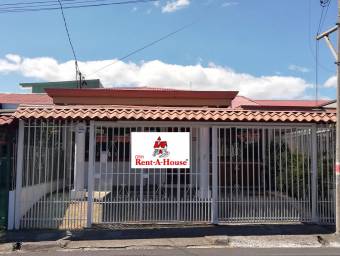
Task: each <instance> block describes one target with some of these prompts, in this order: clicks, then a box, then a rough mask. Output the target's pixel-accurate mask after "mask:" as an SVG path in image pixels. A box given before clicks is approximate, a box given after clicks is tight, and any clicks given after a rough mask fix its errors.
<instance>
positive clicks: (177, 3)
mask: <svg viewBox="0 0 340 256" xmlns="http://www.w3.org/2000/svg"><path fill="white" fill-rule="evenodd" d="M189 5H190V0H172V1H167V2H166V4H165V5H164V6H163V7H162V12H175V11H177V10H180V9H182V8H184V7H187V6H189Z"/></svg>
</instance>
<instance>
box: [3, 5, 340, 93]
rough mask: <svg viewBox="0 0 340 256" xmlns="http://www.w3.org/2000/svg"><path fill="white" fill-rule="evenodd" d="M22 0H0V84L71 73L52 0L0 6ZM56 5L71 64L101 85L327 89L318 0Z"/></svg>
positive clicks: (332, 12)
mask: <svg viewBox="0 0 340 256" xmlns="http://www.w3.org/2000/svg"><path fill="white" fill-rule="evenodd" d="M32 1H33V0H12V1H10V0H0V27H1V34H0V92H21V93H24V92H28V91H27V89H22V88H21V87H20V86H19V83H23V82H43V81H63V80H73V79H74V77H75V75H74V74H75V71H74V61H73V55H72V51H71V48H70V45H69V42H68V39H67V35H66V32H65V27H64V23H63V19H62V15H61V11H60V10H52V11H40V12H17V13H4V12H1V8H4V6H3V5H2V4H6V3H16V2H32ZM64 1H65V0H64ZM101 1H107V2H114V1H115V0H101ZM117 1H118V0H117ZM64 12H65V16H66V20H67V23H68V28H69V32H70V35H71V39H72V42H73V45H74V48H75V51H76V55H77V58H78V61H79V68H80V70H81V72H82V73H84V74H85V77H86V78H87V79H96V78H99V79H100V80H101V82H102V84H103V85H104V86H105V87H112V86H124V87H125V86H152V87H167V88H177V89H192V90H236V91H239V94H240V95H244V96H248V97H251V98H253V99H315V98H316V95H317V98H318V99H334V98H335V82H336V78H335V73H336V72H335V71H336V66H335V64H334V62H335V60H334V57H333V56H332V55H331V53H330V50H329V49H328V48H327V46H326V43H325V42H324V41H320V42H319V47H318V48H319V54H318V56H319V57H318V63H319V64H318V69H316V61H315V56H316V42H315V35H316V33H317V30H318V25H319V20H320V14H321V12H322V7H321V6H320V1H319V0H295V1H294V0H285V1H278V0H275V1H273V0H262V1H260V0H160V1H155V2H153V3H133V4H126V5H112V6H101V7H91V8H78V9H65V10H64ZM324 13H325V9H324ZM336 18H337V1H335V0H331V3H330V6H329V9H328V12H327V15H326V16H325V20H324V22H323V26H322V27H321V31H324V30H326V29H328V28H330V27H333V26H334V25H335V23H336ZM188 24H190V25H188ZM186 25H188V26H187V27H186V28H185V29H183V30H182V31H180V32H178V33H176V34H174V35H172V36H171V37H169V38H166V39H165V40H162V41H160V42H158V43H156V44H154V45H152V46H151V47H149V48H147V49H144V50H143V51H139V52H138V53H136V54H134V55H132V56H130V57H128V58H126V59H124V60H123V61H119V58H121V57H123V56H125V55H127V54H129V53H131V52H133V51H134V50H136V49H139V48H141V47H143V46H145V45H147V44H149V43H150V42H152V41H154V40H157V39H159V38H161V37H163V36H164V35H166V34H168V33H171V32H173V31H175V30H178V29H179V28H181V27H183V26H186ZM334 37H335V34H334V35H332V38H331V39H332V40H333V42H335V39H336V38H334ZM111 63H112V65H109V66H107V65H108V64H111ZM104 66H107V67H106V68H104V69H102V70H100V71H98V70H99V69H101V68H102V67H104ZM316 76H317V78H318V79H316ZM316 82H317V83H316ZM316 84H317V91H318V93H317V94H316Z"/></svg>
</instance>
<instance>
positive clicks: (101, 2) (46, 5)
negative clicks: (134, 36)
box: [0, 0, 159, 13]
mask: <svg viewBox="0 0 340 256" xmlns="http://www.w3.org/2000/svg"><path fill="white" fill-rule="evenodd" d="M64 1H67V2H65V3H63V4H64V6H63V9H75V8H88V7H100V6H109V5H126V4H138V3H150V2H156V1H159V0H127V1H118V2H117V1H114V2H112V0H87V1H79V0H78V1H77V0H64ZM64 1H63V2H64ZM107 1H111V2H108V3H105V2H107ZM58 2H59V1H58ZM33 3H34V5H32V6H28V5H21V6H14V7H3V8H0V13H17V12H35V11H50V10H57V9H60V7H59V6H57V5H59V4H58V3H57V2H54V1H48V2H41V1H40V2H30V3H29V4H33Z"/></svg>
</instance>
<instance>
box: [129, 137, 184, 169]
mask: <svg viewBox="0 0 340 256" xmlns="http://www.w3.org/2000/svg"><path fill="white" fill-rule="evenodd" d="M131 168H138V169H146V168H157V169H160V168H190V133H189V132H132V133H131Z"/></svg>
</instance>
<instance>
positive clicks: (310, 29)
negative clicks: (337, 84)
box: [308, 0, 334, 74]
mask: <svg viewBox="0 0 340 256" xmlns="http://www.w3.org/2000/svg"><path fill="white" fill-rule="evenodd" d="M311 2H312V0H309V1H308V3H309V4H308V46H309V50H310V54H311V55H312V57H313V60H315V58H316V56H315V48H313V47H312V44H311V42H312V38H313V39H314V35H313V36H312V25H311V19H312V6H311ZM313 41H314V40H313ZM319 67H320V68H322V69H323V70H324V71H325V72H327V73H330V74H333V73H334V71H333V70H330V69H329V68H327V67H326V66H325V65H323V64H322V63H320V62H319Z"/></svg>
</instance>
